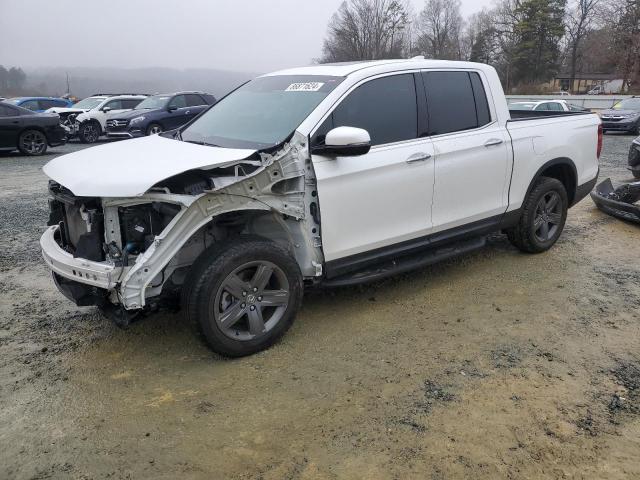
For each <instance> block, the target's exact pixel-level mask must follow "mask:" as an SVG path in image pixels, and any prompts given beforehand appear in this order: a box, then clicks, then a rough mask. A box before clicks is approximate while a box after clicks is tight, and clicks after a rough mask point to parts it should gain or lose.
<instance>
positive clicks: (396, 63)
mask: <svg viewBox="0 0 640 480" xmlns="http://www.w3.org/2000/svg"><path fill="white" fill-rule="evenodd" d="M414 68H424V69H430V68H478V69H486V68H491V67H489V66H487V65H485V64H482V63H473V62H455V61H450V60H425V59H423V58H412V59H395V60H394V59H390V60H372V61H363V62H345V63H326V64H318V65H310V66H307V67H298V68H290V69H287V70H280V71H277V72H272V73H268V74H266V75H263V76H265V77H269V76H276V75H326V76H331V77H346V76H348V75H352V74H354V73H356V72H371V73H372V74H376V73H384V72H387V71H394V70H404V69H414Z"/></svg>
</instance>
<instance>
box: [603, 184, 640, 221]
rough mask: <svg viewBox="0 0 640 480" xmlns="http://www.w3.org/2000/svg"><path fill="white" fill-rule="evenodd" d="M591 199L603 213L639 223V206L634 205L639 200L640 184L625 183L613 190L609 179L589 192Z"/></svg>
mask: <svg viewBox="0 0 640 480" xmlns="http://www.w3.org/2000/svg"><path fill="white" fill-rule="evenodd" d="M591 198H592V199H593V201H594V203H595V204H596V206H597V207H598V208H599V209H600V210H602V211H603V212H605V213H607V214H609V215H612V216H614V217H617V218H620V219H623V220H628V221H630V222H635V223H640V205H636V202H638V200H640V182H634V183H627V184H625V185H622V186H620V187H618V188H615V189H614V188H613V184H612V183H611V179H609V178H607V179H606V180H605V181H604V182H602V183H600V184H599V185H598V186H597V187H596V188H595V190H594V191H593V192H591Z"/></svg>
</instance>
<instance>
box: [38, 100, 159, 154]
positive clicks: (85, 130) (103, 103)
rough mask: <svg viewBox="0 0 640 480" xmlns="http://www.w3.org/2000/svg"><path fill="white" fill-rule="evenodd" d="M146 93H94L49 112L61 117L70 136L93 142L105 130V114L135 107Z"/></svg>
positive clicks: (83, 141) (84, 141)
mask: <svg viewBox="0 0 640 480" xmlns="http://www.w3.org/2000/svg"><path fill="white" fill-rule="evenodd" d="M145 98H147V95H142V94H106V93H102V94H96V95H92V96H90V97H87V98H85V99H84V100H81V101H79V102H78V103H76V104H75V105H73V107H71V108H52V109H50V110H49V112H52V113H57V114H59V115H60V116H61V117H62V121H63V124H64V125H65V126H67V127H68V128H69V129H70V131H71V132H70V136H72V137H73V136H76V135H77V136H78V138H79V139H80V141H81V142H82V143H95V142H97V141H98V139H99V138H100V137H101V136H102V135H104V134H105V133H106V132H105V130H106V126H107V125H106V123H107V115H108V114H112V113H124V112H128V111H129V110H131V109H133V108H135V107H136V106H137V105H138V104H139V103H140V102H142V101H143V100H144V99H145Z"/></svg>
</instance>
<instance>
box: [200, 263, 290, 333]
mask: <svg viewBox="0 0 640 480" xmlns="http://www.w3.org/2000/svg"><path fill="white" fill-rule="evenodd" d="M289 300H290V292H289V281H288V280H287V276H286V275H285V273H284V271H283V270H282V269H281V268H280V267H278V266H277V265H275V264H273V263H271V262H267V261H255V262H250V263H246V264H244V265H241V266H240V267H238V268H236V269H235V270H234V271H233V272H231V273H230V274H229V275H227V277H226V278H225V279H224V281H223V282H222V284H221V285H220V287H219V288H218V291H217V292H216V295H215V297H214V296H212V299H211V302H210V305H209V307H210V311H211V313H212V314H213V318H214V319H215V321H216V324H217V326H218V328H219V329H220V330H221V331H222V333H223V334H224V335H226V336H227V337H229V338H231V339H233V340H240V341H247V340H254V339H257V338H259V337H262V336H264V335H266V334H267V333H268V332H269V331H271V330H272V329H273V328H274V327H275V326H276V325H277V324H278V322H279V321H280V320H282V318H283V316H284V314H285V312H286V310H287V307H288V305H289Z"/></svg>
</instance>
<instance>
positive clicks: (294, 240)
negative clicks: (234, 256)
mask: <svg viewBox="0 0 640 480" xmlns="http://www.w3.org/2000/svg"><path fill="white" fill-rule="evenodd" d="M302 140H303V141H302V142H298V143H297V145H294V144H293V142H292V143H290V144H286V145H285V146H284V147H283V148H282V149H280V150H279V151H278V152H276V153H274V154H273V155H270V154H266V153H256V154H255V155H252V156H251V157H249V158H246V159H244V160H242V161H240V162H238V163H236V164H235V165H224V166H221V167H218V168H213V169H210V170H203V169H198V170H189V171H187V172H184V173H182V174H179V175H175V176H173V177H170V178H167V179H165V180H162V181H160V182H158V183H157V184H155V185H154V186H153V187H152V188H150V189H149V190H148V192H147V193H145V194H143V195H140V196H138V197H132V198H105V197H102V198H97V197H81V196H75V195H74V194H73V193H72V192H71V191H70V190H69V189H68V188H65V187H63V186H62V185H60V184H59V183H56V182H55V181H51V182H50V186H49V191H50V194H51V197H52V198H51V200H50V219H49V225H50V226H53V228H55V227H56V226H57V230H56V234H55V241H56V242H57V243H58V245H59V247H61V248H62V249H63V250H64V251H65V252H67V253H69V254H71V255H73V257H74V258H77V259H78V260H82V261H86V260H88V261H90V262H97V263H99V264H107V265H110V268H112V271H111V273H110V274H109V277H108V278H109V280H108V282H99V281H98V280H99V278H100V277H99V275H95V274H94V277H95V278H96V279H97V280H96V282H97V283H98V284H99V285H97V288H96V286H94V287H88V286H87V285H84V284H85V283H86V278H87V277H91V275H92V273H91V270H89V272H88V273H87V272H86V271H85V272H84V273H81V272H80V269H77V270H75V269H74V270H73V274H74V275H76V273H77V274H78V275H77V276H78V277H79V278H78V280H79V282H74V281H73V280H71V279H69V278H68V276H66V275H58V278H57V279H56V280H57V281H58V283H59V286H60V283H66V284H70V286H71V287H73V288H74V289H76V290H78V289H80V290H82V292H81V295H80V297H81V298H80V299H79V298H77V297H78V294H77V292H76V293H75V294H74V295H67V296H68V297H70V298H72V299H73V300H74V301H76V303H78V304H83V303H84V304H98V305H102V306H110V305H119V306H121V307H119V308H123V309H126V310H139V309H142V308H148V307H149V306H153V305H154V304H156V303H157V302H159V301H162V299H163V298H164V297H166V296H172V295H173V296H175V295H176V293H177V292H179V290H180V288H181V286H182V284H183V283H184V281H185V277H186V274H187V272H188V269H189V267H190V266H191V265H192V264H193V263H194V261H195V260H196V258H197V257H198V255H200V254H201V253H202V252H203V251H204V250H206V249H207V248H208V247H210V246H211V245H213V244H214V243H216V242H220V241H223V240H225V239H227V238H229V237H231V236H234V235H240V234H256V235H263V236H265V237H267V238H270V239H273V240H274V241H276V242H278V243H281V244H282V245H283V246H286V247H287V248H288V249H291V248H293V249H294V251H292V252H291V253H292V254H293V255H294V256H295V258H296V260H297V261H298V263H299V265H300V269H301V271H302V273H303V276H304V277H305V278H308V279H311V280H313V278H315V277H320V276H321V274H322V261H323V257H322V252H321V242H320V225H319V221H320V219H319V215H318V211H319V208H318V204H317V192H316V187H315V178H314V176H313V171H312V169H311V168H310V163H309V162H310V161H309V160H306V159H307V158H308V152H307V151H306V148H305V145H304V140H305V139H304V138H302ZM54 264H55V262H53V261H52V262H50V265H52V266H55V265H54ZM90 266H91V267H92V268H96V267H97V265H94V264H90ZM64 273H66V272H64ZM55 275H56V273H55V269H54V276H55ZM83 275H84V276H83ZM63 277H65V278H63ZM83 279H84V280H85V281H83ZM96 282H94V283H96ZM76 283H77V285H75V284H76ZM79 300H80V301H79Z"/></svg>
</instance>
